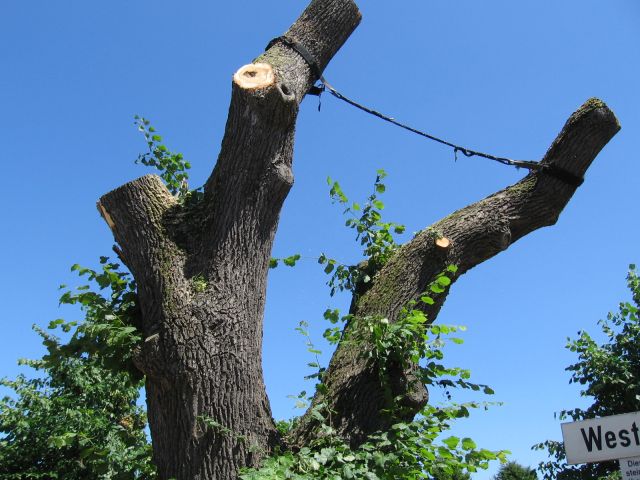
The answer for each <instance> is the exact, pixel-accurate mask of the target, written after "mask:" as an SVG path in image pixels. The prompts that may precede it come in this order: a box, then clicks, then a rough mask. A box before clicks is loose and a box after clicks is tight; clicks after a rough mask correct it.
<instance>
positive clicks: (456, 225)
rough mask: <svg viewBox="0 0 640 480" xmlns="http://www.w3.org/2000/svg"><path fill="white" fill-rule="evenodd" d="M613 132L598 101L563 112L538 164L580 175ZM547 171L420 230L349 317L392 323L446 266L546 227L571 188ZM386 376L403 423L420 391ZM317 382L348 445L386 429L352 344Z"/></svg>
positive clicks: (421, 401)
mask: <svg viewBox="0 0 640 480" xmlns="http://www.w3.org/2000/svg"><path fill="white" fill-rule="evenodd" d="M619 129H620V125H619V123H618V121H617V119H616V117H615V115H614V114H613V112H612V111H611V110H609V108H608V107H607V106H606V105H605V104H604V103H603V102H602V101H600V100H598V99H595V98H594V99H590V100H588V101H587V102H586V103H585V104H584V105H582V106H581V107H580V108H579V109H578V110H577V111H576V112H575V113H573V115H571V117H570V118H569V120H568V121H567V122H566V124H565V125H564V128H563V129H562V131H561V132H560V134H559V135H558V137H557V138H556V140H555V141H554V142H553V144H552V145H551V147H550V148H549V150H548V152H547V153H546V155H545V156H544V159H543V160H542V162H541V163H542V164H543V165H553V166H554V167H556V168H557V169H561V170H563V171H566V172H568V173H570V174H571V176H573V177H576V178H581V177H583V176H584V173H585V172H586V170H587V169H588V168H589V165H591V162H592V161H593V160H594V159H595V157H596V156H597V155H598V153H599V152H600V150H601V149H602V148H603V147H604V146H605V145H606V144H607V142H608V141H609V140H610V139H611V138H612V137H613V136H614V135H615V134H616V132H618V130H619ZM553 171H554V170H553V169H548V170H546V171H545V170H544V169H543V170H541V171H539V172H535V173H530V174H529V175H527V176H526V177H525V178H523V179H522V180H521V181H519V182H517V183H516V184H514V185H512V186H510V187H508V188H506V189H504V190H502V191H499V192H497V193H494V194H493V195H491V196H489V197H487V198H485V199H484V200H482V201H480V202H477V203H474V204H472V205H469V206H468V207H466V208H463V209H461V210H458V211H457V212H454V213H453V214H451V215H449V216H448V217H446V218H444V219H442V220H440V221H439V222H437V223H435V224H434V225H432V226H431V227H429V228H426V229H425V230H423V231H422V232H420V233H419V234H418V235H416V237H415V238H414V239H413V240H411V241H410V242H408V243H407V244H405V245H403V246H402V247H401V248H400V249H399V251H398V252H397V253H396V254H395V255H394V256H393V257H392V258H391V259H390V260H389V262H388V263H387V264H386V265H385V266H384V267H383V268H382V269H381V270H380V271H379V272H378V273H377V275H376V276H375V277H374V279H373V286H372V287H371V288H370V289H369V290H368V291H367V292H366V293H364V294H363V296H362V297H361V298H359V299H357V301H354V302H353V303H352V311H351V312H350V313H352V314H353V315H354V316H356V317H366V316H381V317H386V318H388V319H389V320H390V321H394V320H395V319H396V318H397V316H398V314H399V313H400V311H401V309H402V308H403V307H404V306H406V305H407V304H408V303H409V302H410V301H411V300H417V299H418V298H419V296H420V295H421V293H422V292H424V291H425V289H426V288H427V286H428V285H429V284H430V283H431V282H433V281H434V280H435V278H436V276H437V275H438V274H439V273H440V272H442V271H444V270H445V268H446V267H447V266H448V265H456V266H457V267H458V271H457V274H456V275H455V277H454V278H453V280H455V279H456V278H457V277H459V276H460V275H462V274H463V273H465V272H466V271H467V270H469V269H470V268H473V267H474V266H476V265H478V264H479V263H482V262H484V261H485V260H487V259H489V258H491V257H493V256H494V255H496V254H498V253H500V252H501V251H503V250H505V249H506V248H508V247H509V246H510V245H511V244H512V243H514V242H515V241H516V240H518V239H520V238H521V237H523V236H524V235H526V234H528V233H530V232H532V231H534V230H536V229H538V228H540V227H544V226H548V225H553V224H554V223H555V222H556V221H557V219H558V216H559V215H560V213H561V212H562V210H563V209H564V207H565V205H566V204H567V203H568V202H569V200H570V199H571V197H572V196H573V194H574V193H575V191H576V186H575V185H572V184H571V183H567V182H566V180H564V179H561V178H558V177H557V176H555V175H553ZM547 172H551V173H547ZM447 293H448V292H447ZM445 299H446V293H445V294H441V295H439V296H438V297H437V298H436V302H435V303H434V304H433V305H431V306H428V305H425V306H424V308H423V310H424V311H425V313H426V314H427V318H428V319H429V321H431V322H433V321H434V320H435V318H436V316H437V315H438V312H439V311H440V308H441V307H442V304H443V303H444V301H445ZM352 324H353V323H350V325H352ZM347 328H349V327H347ZM359 348H364V347H361V346H359ZM394 373H395V374H396V377H395V378H394V379H393V382H392V385H393V387H394V389H395V391H394V392H393V396H394V397H395V396H399V395H404V397H405V399H404V403H403V405H402V406H403V407H405V408H404V409H403V410H404V411H405V412H406V413H405V415H406V419H407V420H409V419H411V418H413V416H414V415H415V413H416V412H417V411H419V410H420V408H421V407H422V406H424V405H425V404H426V402H427V400H428V395H427V391H426V389H425V388H424V387H422V386H421V385H418V384H417V382H415V381H414V379H413V378H412V373H411V371H407V372H394ZM324 378H325V383H326V387H327V393H326V394H320V393H316V396H315V398H314V401H313V403H314V405H319V404H320V403H321V402H322V403H323V404H326V405H327V408H328V409H331V411H332V415H331V421H332V422H333V426H334V427H335V428H336V429H337V431H338V432H339V433H340V434H341V435H342V436H343V437H344V438H345V439H346V440H348V441H349V442H350V443H351V444H352V445H357V444H359V443H360V442H361V441H363V440H364V439H365V438H366V436H367V435H369V434H371V433H373V432H375V431H377V430H384V429H386V428H388V427H389V423H388V422H389V421H390V419H389V417H388V416H384V415H382V413H381V412H382V411H383V409H388V408H389V407H390V406H391V405H389V404H388V400H386V398H387V397H385V395H383V391H382V389H381V385H380V379H379V377H378V373H377V372H376V371H375V368H374V367H373V365H372V364H371V362H368V361H366V360H364V357H363V356H362V355H361V352H360V351H358V350H357V349H355V348H354V347H353V346H352V345H339V346H338V349H337V350H336V352H335V354H334V356H333V358H332V359H331V363H330V365H329V368H328V370H327V372H326V374H325V377H324ZM314 428H315V425H314V420H313V418H312V417H310V415H308V414H307V415H305V416H304V417H303V421H302V422H300V424H299V426H298V428H297V429H296V431H295V432H294V434H293V436H292V437H293V441H294V443H296V444H304V443H306V442H307V441H308V440H309V439H310V438H312V437H313V435H314V433H313V432H314Z"/></svg>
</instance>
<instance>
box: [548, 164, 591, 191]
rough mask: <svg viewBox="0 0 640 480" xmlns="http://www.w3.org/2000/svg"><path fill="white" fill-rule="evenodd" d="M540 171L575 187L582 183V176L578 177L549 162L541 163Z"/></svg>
mask: <svg viewBox="0 0 640 480" xmlns="http://www.w3.org/2000/svg"><path fill="white" fill-rule="evenodd" d="M540 171H541V172H542V173H546V174H547V175H550V176H552V177H555V178H557V179H558V180H562V181H563V182H564V183H566V184H568V185H571V186H572V187H576V188H577V187H579V186H580V185H582V184H583V183H584V177H579V176H578V175H576V174H574V173H571V172H570V171H568V170H565V169H564V168H562V167H559V166H557V165H553V164H551V163H545V164H541V165H540Z"/></svg>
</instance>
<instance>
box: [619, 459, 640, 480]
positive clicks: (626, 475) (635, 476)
mask: <svg viewBox="0 0 640 480" xmlns="http://www.w3.org/2000/svg"><path fill="white" fill-rule="evenodd" d="M620 473H621V474H622V480H640V457H634V458H621V459H620Z"/></svg>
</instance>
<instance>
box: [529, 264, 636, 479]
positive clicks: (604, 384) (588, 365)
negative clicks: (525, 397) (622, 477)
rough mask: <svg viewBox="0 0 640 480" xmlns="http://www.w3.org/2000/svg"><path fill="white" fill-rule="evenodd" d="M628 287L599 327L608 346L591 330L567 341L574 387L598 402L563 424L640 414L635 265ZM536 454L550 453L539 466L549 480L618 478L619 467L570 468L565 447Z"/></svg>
mask: <svg viewBox="0 0 640 480" xmlns="http://www.w3.org/2000/svg"><path fill="white" fill-rule="evenodd" d="M627 285H628V288H629V290H630V292H631V298H632V299H631V301H630V302H629V301H627V302H621V303H620V305H619V308H618V312H616V313H609V314H608V315H607V318H606V319H604V320H600V321H599V322H598V324H599V325H600V329H601V330H602V333H603V334H604V338H605V342H604V343H602V344H599V343H598V342H597V341H596V339H594V338H593V337H592V336H591V335H590V334H589V333H588V332H586V331H580V332H578V337H577V338H575V339H568V343H567V347H566V348H567V349H569V350H570V351H571V352H574V353H576V354H577V355H578V361H577V362H576V363H574V364H573V365H570V366H569V367H567V368H566V370H567V371H569V372H571V379H570V383H577V384H580V385H582V386H583V387H582V388H583V389H582V390H581V391H580V395H581V396H582V397H587V398H591V399H593V402H592V404H591V405H590V406H589V407H588V408H586V409H582V408H574V409H571V410H563V411H561V412H560V413H559V415H558V416H559V418H560V419H561V420H572V421H578V420H584V419H588V418H595V417H605V416H609V415H616V414H621V413H628V412H636V411H639V410H640V350H638V344H639V343H640V314H639V312H640V279H639V278H638V274H637V272H636V270H635V266H634V265H631V266H630V268H629V273H628V275H627ZM534 449H537V450H546V451H547V452H548V454H549V456H550V460H548V461H546V462H542V463H540V465H539V467H538V470H539V471H540V472H541V473H542V475H543V478H544V479H545V480H551V479H555V478H558V479H562V480H573V479H584V478H589V479H591V478H594V479H595V478H605V477H616V476H619V471H618V463H617V462H600V463H593V464H585V465H579V466H570V465H567V463H566V457H565V452H564V447H563V444H562V442H558V441H554V440H547V441H545V442H542V443H539V444H537V445H535V446H534Z"/></svg>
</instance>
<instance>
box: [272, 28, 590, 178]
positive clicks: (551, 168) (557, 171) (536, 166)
mask: <svg viewBox="0 0 640 480" xmlns="http://www.w3.org/2000/svg"><path fill="white" fill-rule="evenodd" d="M276 43H282V44H283V45H286V46H287V47H289V48H291V49H292V50H294V51H295V52H296V53H297V54H298V55H300V56H301V57H302V58H303V59H304V61H305V62H306V63H307V65H308V66H309V68H310V69H311V73H312V74H313V75H314V77H315V78H314V81H315V80H320V85H313V86H311V88H310V89H309V91H308V92H307V93H309V94H311V95H317V96H320V94H321V93H322V92H324V91H325V89H328V90H329V92H330V93H331V94H332V95H333V96H334V97H336V98H338V99H340V100H343V101H345V102H347V103H349V104H350V105H352V106H354V107H356V108H359V109H360V110H363V111H365V112H367V113H369V114H371V115H375V116H376V117H379V118H381V119H383V120H386V121H387V122H390V123H393V124H394V125H397V126H399V127H402V128H404V129H405V130H409V131H410V132H413V133H416V134H418V135H422V136H423V137H427V138H429V139H430V140H434V141H436V142H439V143H441V144H443V145H447V146H449V147H452V148H453V152H454V155H455V156H456V158H457V153H458V152H461V153H462V154H463V155H465V156H467V157H472V156H479V157H484V158H487V159H489V160H495V161H498V162H500V163H503V164H505V165H512V166H514V167H516V168H526V169H528V170H531V171H540V172H542V173H545V174H546V175H550V176H552V177H555V178H557V179H558V180H561V181H562V182H564V183H566V184H567V185H570V186H572V187H576V188H577V187H579V186H580V185H582V183H583V182H584V178H583V177H579V176H578V175H575V174H573V173H571V172H569V171H568V170H565V169H564V168H562V167H558V166H557V165H553V164H542V163H539V162H532V161H525V160H511V159H509V158H504V157H496V156H494V155H489V154H486V153H482V152H476V151H475V150H469V149H468V148H464V147H460V146H459V145H455V144H453V143H450V142H447V141H445V140H442V139H440V138H437V137H434V136H433V135H430V134H428V133H425V132H422V131H420V130H417V129H415V128H412V127H409V126H407V125H404V124H402V123H400V122H398V121H397V120H395V119H393V118H391V117H387V116H386V115H383V114H381V113H379V112H377V111H375V110H372V109H370V108H368V107H365V106H364V105H361V104H359V103H357V102H355V101H353V100H351V99H350V98H347V97H345V96H344V95H342V94H341V93H340V92H338V91H337V90H336V89H335V88H333V87H332V86H331V85H330V84H329V83H328V82H327V81H326V80H325V78H324V77H323V76H322V70H321V69H320V66H319V65H318V62H316V59H315V57H314V56H313V55H312V54H311V53H310V52H309V50H307V48H306V47H305V46H304V45H302V44H301V43H300V42H298V41H297V40H295V39H293V38H291V37H287V36H286V35H283V36H281V37H276V38H274V39H273V40H271V41H270V42H269V44H268V45H267V48H266V49H265V50H269V49H270V48H271V47H273V46H274V45H275V44H276ZM319 109H320V106H319V105H318V110H319Z"/></svg>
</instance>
